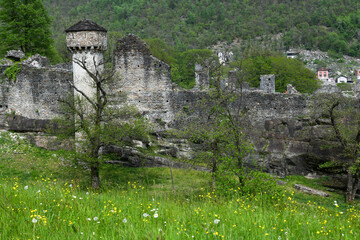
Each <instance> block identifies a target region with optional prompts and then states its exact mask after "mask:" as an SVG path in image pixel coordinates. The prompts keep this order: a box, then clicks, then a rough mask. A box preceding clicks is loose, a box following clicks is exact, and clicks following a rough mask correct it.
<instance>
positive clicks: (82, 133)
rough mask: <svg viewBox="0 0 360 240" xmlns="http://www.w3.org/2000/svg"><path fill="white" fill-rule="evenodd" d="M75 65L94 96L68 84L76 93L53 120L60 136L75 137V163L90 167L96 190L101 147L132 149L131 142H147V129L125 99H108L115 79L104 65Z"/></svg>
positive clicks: (83, 61) (102, 155)
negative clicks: (114, 146)
mask: <svg viewBox="0 0 360 240" xmlns="http://www.w3.org/2000/svg"><path fill="white" fill-rule="evenodd" d="M74 62H75V63H76V64H78V65H79V66H80V67H81V68H82V69H83V70H85V72H86V73H87V74H88V76H89V78H90V79H89V80H90V81H89V85H90V86H91V88H92V89H93V90H94V92H95V93H94V94H91V93H87V92H84V91H83V89H80V88H78V87H77V86H75V85H74V84H73V83H72V82H69V84H70V86H71V87H72V88H73V89H74V93H75V94H73V95H70V96H69V97H67V98H64V99H61V100H60V101H61V103H62V106H63V113H64V114H63V115H62V116H61V117H60V118H59V119H57V120H56V121H57V125H60V126H65V127H62V128H61V129H60V130H58V131H60V134H61V135H65V136H71V135H72V136H74V134H75V136H76V137H75V144H76V153H77V154H76V155H77V159H76V160H77V161H78V162H79V163H81V164H86V165H87V166H88V167H89V169H90V174H91V186H92V188H93V189H95V190H97V189H99V188H100V176H99V171H100V169H101V165H102V163H103V162H104V160H106V159H107V156H108V155H107V154H105V153H104V151H103V150H104V148H106V147H107V146H110V145H116V146H119V147H123V146H132V144H133V143H132V139H137V140H143V141H148V136H149V135H148V132H149V129H150V126H149V124H148V123H147V121H146V120H145V119H143V118H141V117H140V116H139V115H138V113H137V110H136V109H135V108H134V107H131V106H128V105H127V104H126V96H117V97H116V98H112V97H111V94H110V93H109V92H108V90H107V89H109V87H110V85H111V83H112V81H114V80H115V79H117V77H116V75H115V72H114V71H110V70H105V71H104V70H102V69H104V63H103V62H95V59H94V61H93V62H94V66H89V63H88V62H89V61H88V62H87V61H86V59H85V58H84V59H75V60H74ZM117 80H118V79H117Z"/></svg>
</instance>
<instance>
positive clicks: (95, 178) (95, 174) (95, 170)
mask: <svg viewBox="0 0 360 240" xmlns="http://www.w3.org/2000/svg"><path fill="white" fill-rule="evenodd" d="M90 169H91V187H92V189H94V190H99V188H100V178H99V163H98V162H96V163H93V164H91V167H90Z"/></svg>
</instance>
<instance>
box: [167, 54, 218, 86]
mask: <svg viewBox="0 0 360 240" xmlns="http://www.w3.org/2000/svg"><path fill="white" fill-rule="evenodd" d="M217 61H218V59H217V57H216V56H215V55H214V53H213V52H212V51H211V50H210V49H193V50H188V51H185V52H183V53H181V54H180V56H179V58H178V61H177V63H176V64H173V65H172V66H171V67H172V68H171V76H172V79H173V80H174V82H176V83H177V84H179V85H180V86H182V87H184V88H192V87H193V86H194V84H195V64H196V63H198V64H201V65H203V66H207V67H210V65H211V64H213V63H215V62H217Z"/></svg>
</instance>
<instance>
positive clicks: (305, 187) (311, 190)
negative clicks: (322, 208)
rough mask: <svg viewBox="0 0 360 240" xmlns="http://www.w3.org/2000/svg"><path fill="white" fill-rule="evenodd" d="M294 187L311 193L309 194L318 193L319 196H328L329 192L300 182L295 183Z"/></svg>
mask: <svg viewBox="0 0 360 240" xmlns="http://www.w3.org/2000/svg"><path fill="white" fill-rule="evenodd" d="M294 188H295V189H296V190H299V191H301V192H304V193H307V194H311V195H318V196H321V197H330V194H329V193H327V192H324V191H321V190H317V189H313V188H310V187H307V186H304V185H300V184H295V185H294Z"/></svg>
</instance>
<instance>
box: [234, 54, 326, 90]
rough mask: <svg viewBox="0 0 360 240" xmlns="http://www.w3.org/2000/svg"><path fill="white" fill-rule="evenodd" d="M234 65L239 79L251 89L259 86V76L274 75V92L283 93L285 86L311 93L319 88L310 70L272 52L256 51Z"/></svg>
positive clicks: (318, 83)
mask: <svg viewBox="0 0 360 240" xmlns="http://www.w3.org/2000/svg"><path fill="white" fill-rule="evenodd" d="M235 65H237V66H238V68H239V69H241V73H240V74H241V75H242V76H241V79H242V80H243V81H246V82H249V83H250V85H251V86H252V87H259V86H260V76H261V75H266V74H275V76H276V81H275V90H276V91H277V92H285V91H286V89H287V84H292V85H293V86H294V87H295V88H296V89H297V90H298V91H300V92H305V93H311V92H313V91H315V90H316V89H318V88H319V87H320V82H319V80H317V78H316V75H315V73H314V72H312V71H311V70H309V69H307V68H306V67H305V66H304V64H303V63H302V62H300V61H298V60H296V59H289V58H287V57H285V56H283V55H279V54H276V53H273V52H268V51H265V52H261V51H256V52H253V53H250V54H248V55H246V56H245V57H243V58H242V59H240V60H239V61H238V62H237V63H235Z"/></svg>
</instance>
